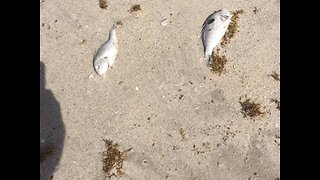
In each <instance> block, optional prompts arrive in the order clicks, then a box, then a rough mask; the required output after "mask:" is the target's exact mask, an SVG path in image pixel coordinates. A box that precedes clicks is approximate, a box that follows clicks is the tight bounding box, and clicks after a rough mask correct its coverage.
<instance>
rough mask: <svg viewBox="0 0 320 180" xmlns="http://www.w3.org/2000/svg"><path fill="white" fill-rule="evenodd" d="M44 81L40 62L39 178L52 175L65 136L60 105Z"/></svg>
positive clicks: (43, 67) (43, 68)
mask: <svg viewBox="0 0 320 180" xmlns="http://www.w3.org/2000/svg"><path fill="white" fill-rule="evenodd" d="M45 81H46V79H45V65H44V63H42V62H40V180H47V179H51V177H52V176H53V173H54V170H55V168H56V166H57V165H58V163H59V160H60V157H61V153H62V149H63V143H64V138H65V128H64V124H63V122H62V116H61V112H60V105H59V103H58V101H57V100H56V98H55V97H54V95H53V93H52V91H51V90H48V89H46V87H45V86H46V84H45Z"/></svg>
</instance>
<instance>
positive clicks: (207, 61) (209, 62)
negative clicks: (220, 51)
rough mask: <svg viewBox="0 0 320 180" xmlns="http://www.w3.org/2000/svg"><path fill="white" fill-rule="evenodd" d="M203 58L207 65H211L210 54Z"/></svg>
mask: <svg viewBox="0 0 320 180" xmlns="http://www.w3.org/2000/svg"><path fill="white" fill-rule="evenodd" d="M204 60H205V62H206V64H207V65H211V64H212V56H211V55H206V56H205V58H204Z"/></svg>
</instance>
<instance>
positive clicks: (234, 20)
mask: <svg viewBox="0 0 320 180" xmlns="http://www.w3.org/2000/svg"><path fill="white" fill-rule="evenodd" d="M242 13H243V10H242V9H241V10H236V11H233V12H232V17H231V22H230V24H229V26H228V30H227V32H226V33H225V35H224V36H223V38H222V42H221V46H222V47H225V46H226V45H227V44H229V43H230V41H231V39H232V38H233V37H234V35H235V34H236V33H237V32H239V25H238V20H239V15H240V14H242Z"/></svg>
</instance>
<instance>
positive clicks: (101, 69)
mask: <svg viewBox="0 0 320 180" xmlns="http://www.w3.org/2000/svg"><path fill="white" fill-rule="evenodd" d="M93 66H94V69H95V71H96V72H97V74H98V75H100V76H102V75H103V74H104V73H106V72H107V70H108V68H109V64H108V59H107V58H106V57H101V58H96V59H94V63H93Z"/></svg>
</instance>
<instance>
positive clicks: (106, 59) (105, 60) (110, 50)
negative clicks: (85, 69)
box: [93, 26, 118, 76]
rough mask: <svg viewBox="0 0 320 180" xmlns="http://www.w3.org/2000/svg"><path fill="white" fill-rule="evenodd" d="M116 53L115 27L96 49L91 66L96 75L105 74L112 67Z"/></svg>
mask: <svg viewBox="0 0 320 180" xmlns="http://www.w3.org/2000/svg"><path fill="white" fill-rule="evenodd" d="M117 53H118V40H117V37H116V27H115V26H113V27H112V29H111V30H110V33H109V39H108V40H107V41H106V42H105V43H104V44H103V45H102V46H101V47H100V48H99V49H98V51H97V53H96V54H95V57H94V59H93V66H94V69H95V71H96V72H97V74H98V75H100V76H102V75H103V74H105V73H106V72H107V70H108V68H109V67H112V66H113V64H114V62H115V60H116V58H117Z"/></svg>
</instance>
